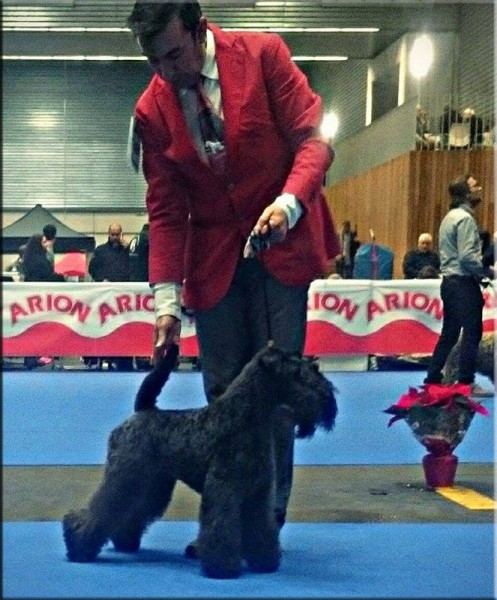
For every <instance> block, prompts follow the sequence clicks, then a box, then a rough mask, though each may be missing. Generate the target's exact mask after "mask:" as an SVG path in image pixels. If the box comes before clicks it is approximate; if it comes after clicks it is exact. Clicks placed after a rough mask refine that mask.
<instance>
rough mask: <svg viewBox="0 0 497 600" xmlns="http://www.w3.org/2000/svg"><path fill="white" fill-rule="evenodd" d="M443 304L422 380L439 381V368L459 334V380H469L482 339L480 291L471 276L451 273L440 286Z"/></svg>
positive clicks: (473, 375) (481, 301)
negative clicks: (441, 315) (442, 317)
mask: <svg viewBox="0 0 497 600" xmlns="http://www.w3.org/2000/svg"><path fill="white" fill-rule="evenodd" d="M440 296H441V298H442V302H443V307H444V319H443V324H442V331H441V333H440V337H439V338H438V342H437V344H436V346H435V349H434V351H433V356H432V358H431V361H430V365H429V367H428V374H427V377H426V379H425V383H440V382H441V381H442V369H443V367H444V365H445V362H446V361H447V358H448V356H449V354H450V351H451V350H452V348H453V347H454V346H455V345H456V342H457V340H458V339H459V334H460V333H461V329H462V336H461V353H460V358H459V379H458V380H459V382H460V383H473V381H474V379H475V371H476V357H477V355H478V345H479V343H480V340H481V338H482V327H483V325H482V314H483V304H484V301H483V294H482V292H481V288H480V284H479V283H478V281H477V280H476V279H475V278H474V277H469V276H459V275H451V276H450V277H444V278H443V279H442V283H441V285H440Z"/></svg>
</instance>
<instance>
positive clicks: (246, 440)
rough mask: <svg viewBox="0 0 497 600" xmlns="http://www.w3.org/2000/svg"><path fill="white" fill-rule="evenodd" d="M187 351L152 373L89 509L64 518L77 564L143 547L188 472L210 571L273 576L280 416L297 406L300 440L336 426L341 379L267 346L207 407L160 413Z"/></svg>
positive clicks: (203, 559)
mask: <svg viewBox="0 0 497 600" xmlns="http://www.w3.org/2000/svg"><path fill="white" fill-rule="evenodd" d="M177 354H178V348H177V347H175V346H173V347H171V348H170V349H169V351H168V352H167V354H166V355H165V358H164V359H163V360H162V361H161V362H160V364H159V365H157V366H156V367H155V368H154V370H153V371H151V372H150V373H149V374H148V375H147V376H146V378H145V379H144V381H143V383H142V385H141V387H140V389H139V391H138V394H137V398H136V401H135V411H136V412H135V414H134V415H132V416H131V417H130V418H128V419H127V420H126V421H124V423H122V424H121V425H120V426H118V427H117V428H116V429H114V431H112V433H111V435H110V438H109V444H108V454H107V463H106V466H105V472H104V477H103V481H102V483H101V484H100V486H99V488H98V490H97V491H96V493H95V494H94V495H93V497H92V498H91V500H90V502H89V505H88V507H87V508H85V509H82V510H79V511H70V512H69V513H68V514H66V515H65V517H64V519H63V531H64V540H65V543H66V548H67V557H68V559H69V560H70V561H75V562H89V561H93V560H95V559H96V557H97V556H98V554H99V552H100V550H101V549H102V547H103V545H104V544H105V543H107V541H109V540H110V541H111V542H112V543H113V545H114V547H115V549H116V550H118V551H121V552H136V551H138V549H139V547H140V541H141V537H142V535H143V533H144V531H145V530H146V528H147V527H148V526H149V525H150V524H151V523H152V522H153V521H155V520H157V519H159V518H160V517H161V516H162V514H163V513H164V512H165V510H166V508H167V506H168V504H169V502H170V500H171V497H172V493H173V489H174V486H175V483H176V481H177V480H178V479H179V480H181V481H183V482H184V483H185V484H186V485H188V486H189V487H191V488H192V489H193V490H195V491H196V492H198V493H200V494H201V495H202V496H201V507H200V533H199V538H198V553H199V558H200V564H201V567H202V571H203V573H204V574H205V575H207V576H208V577H216V578H230V577H237V576H239V575H240V573H241V568H242V560H245V561H246V562H247V565H248V568H249V569H250V570H252V571H256V572H261V573H268V572H273V571H275V570H277V569H278V566H279V563H280V554H281V551H280V545H279V529H280V528H279V526H278V523H277V521H276V518H275V514H274V491H275V466H274V444H275V442H274V435H273V434H272V418H273V417H274V414H275V411H276V410H277V409H278V407H281V406H282V405H285V406H289V407H290V408H291V411H292V412H293V418H294V423H295V434H296V436H297V437H300V438H303V437H311V436H312V435H313V434H314V432H315V430H316V428H317V427H322V428H324V429H325V430H327V431H330V430H331V429H332V428H333V425H334V422H335V416H336V413H337V406H336V401H335V396H334V387H333V385H332V384H331V383H330V382H329V381H328V380H327V379H326V378H325V376H324V375H323V374H322V373H320V371H319V369H318V367H317V365H316V364H315V363H314V362H313V361H312V360H311V359H308V358H302V357H301V356H300V355H295V354H289V353H285V352H282V351H281V350H278V349H276V348H269V347H268V348H265V349H263V350H261V351H260V352H258V353H257V354H256V355H255V356H254V358H253V359H252V360H251V361H250V362H249V363H248V364H247V365H246V367H245V368H244V369H243V371H242V372H241V373H240V375H239V376H238V377H237V378H236V379H235V380H234V381H233V383H232V384H231V385H230V386H229V388H228V389H227V390H226V392H225V393H224V394H223V395H222V396H220V397H219V398H218V399H217V400H215V401H214V402H212V403H210V404H209V405H207V406H206V407H203V408H201V409H191V410H160V409H158V408H156V406H155V404H156V399H157V396H158V395H159V393H160V391H161V389H162V387H163V385H164V383H165V381H166V380H167V378H168V377H169V373H170V372H171V370H172V368H173V366H174V364H175V362H176V358H177Z"/></svg>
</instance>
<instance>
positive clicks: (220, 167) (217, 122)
mask: <svg viewBox="0 0 497 600" xmlns="http://www.w3.org/2000/svg"><path fill="white" fill-rule="evenodd" d="M197 110H198V123H199V127H200V133H201V135H202V139H203V142H204V149H205V154H206V156H207V160H208V161H209V164H210V166H211V168H212V170H213V171H214V172H215V173H217V174H218V175H222V174H223V173H224V169H225V165H226V150H225V147H224V135H223V120H222V119H221V118H220V117H219V116H218V115H217V114H216V113H215V111H214V109H213V107H212V104H211V102H210V100H209V98H208V97H207V95H206V94H205V92H204V88H203V85H202V81H199V84H198V86H197Z"/></svg>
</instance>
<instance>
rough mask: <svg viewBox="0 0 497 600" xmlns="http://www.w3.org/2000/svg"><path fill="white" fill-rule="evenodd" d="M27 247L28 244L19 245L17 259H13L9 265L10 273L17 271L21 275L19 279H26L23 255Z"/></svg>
mask: <svg viewBox="0 0 497 600" xmlns="http://www.w3.org/2000/svg"><path fill="white" fill-rule="evenodd" d="M25 249H26V244H22V245H21V246H19V254H18V256H17V258H16V259H15V260H13V261H12V262H11V263H10V265H9V266H8V267H7V271H8V272H9V273H17V274H18V275H19V281H24V263H23V255H24V250H25Z"/></svg>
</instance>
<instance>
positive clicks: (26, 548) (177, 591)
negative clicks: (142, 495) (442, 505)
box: [3, 521, 494, 600]
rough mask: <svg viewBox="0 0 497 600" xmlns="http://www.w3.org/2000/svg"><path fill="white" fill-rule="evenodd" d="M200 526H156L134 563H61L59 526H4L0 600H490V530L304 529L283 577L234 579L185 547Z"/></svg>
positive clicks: (129, 559)
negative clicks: (205, 570)
mask: <svg viewBox="0 0 497 600" xmlns="http://www.w3.org/2000/svg"><path fill="white" fill-rule="evenodd" d="M196 528H197V526H196V524H195V523H194V522H164V521H162V522H159V523H155V524H154V525H153V526H152V527H151V529H150V530H149V531H148V532H147V533H146V534H145V536H144V538H143V543H142V549H141V550H140V552H139V553H138V554H136V555H134V556H128V555H124V554H119V553H117V552H115V551H113V550H112V549H111V548H110V547H109V548H107V549H104V551H103V552H102V554H101V555H100V557H99V560H98V562H95V563H90V564H77V563H69V562H67V561H66V559H65V549H64V543H63V539H62V532H61V525H60V523H56V522H46V523H5V524H4V526H3V597H4V598H6V597H7V598H33V597H36V598H57V597H63V598H136V597H138V598H140V597H142V598H143V597H146V598H171V597H172V598H195V597H197V598H198V597H203V598H236V597H242V598H275V597H276V598H284V597H287V598H288V597H290V598H296V597H299V598H472V599H473V600H476V599H477V598H491V597H494V595H493V594H494V588H493V583H494V581H493V579H494V576H493V573H494V568H493V567H494V556H493V545H494V534H493V526H492V525H490V524H488V525H475V524H472V525H461V524H458V525H453V524H449V525H448V524H444V525H433V524H430V525H425V524H416V525H407V524H368V525H367V526H365V525H364V524H349V523H338V524H317V523H313V524H299V523H289V524H287V525H286V526H285V527H284V528H283V531H282V534H281V538H282V539H281V541H282V546H283V549H284V553H283V559H282V563H281V567H280V570H279V571H278V572H277V573H273V574H269V575H267V574H266V575H260V574H253V573H249V572H244V573H243V575H242V576H241V577H240V578H239V579H236V580H225V581H219V580H211V579H207V578H205V577H202V576H201V574H200V569H199V566H198V563H196V562H195V561H191V560H188V559H185V558H183V556H182V550H183V548H184V546H185V545H186V543H187V542H189V541H190V540H191V539H192V537H193V536H194V535H195V533H196Z"/></svg>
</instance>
